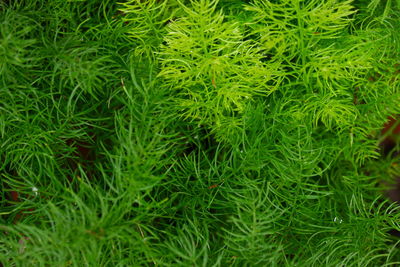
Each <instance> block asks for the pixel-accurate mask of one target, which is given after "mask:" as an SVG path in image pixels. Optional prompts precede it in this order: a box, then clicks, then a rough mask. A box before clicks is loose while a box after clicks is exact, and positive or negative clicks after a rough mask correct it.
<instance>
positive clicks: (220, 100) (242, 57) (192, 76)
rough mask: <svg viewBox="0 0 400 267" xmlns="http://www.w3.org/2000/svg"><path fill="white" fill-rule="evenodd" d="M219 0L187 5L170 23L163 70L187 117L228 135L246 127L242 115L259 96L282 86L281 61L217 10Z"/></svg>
mask: <svg viewBox="0 0 400 267" xmlns="http://www.w3.org/2000/svg"><path fill="white" fill-rule="evenodd" d="M217 4H218V1H199V2H193V3H192V5H193V6H192V7H186V6H183V7H182V8H183V10H184V12H185V15H184V16H183V17H179V18H177V19H176V21H173V22H171V23H169V25H168V27H167V31H168V33H167V35H166V37H165V38H164V42H165V45H163V46H162V47H161V49H160V64H161V71H160V73H159V75H160V76H161V77H162V78H164V79H165V80H166V84H167V85H168V86H170V87H171V91H172V92H173V93H174V94H175V95H177V99H176V100H175V101H176V104H177V105H179V106H181V108H182V110H183V112H182V116H183V117H184V118H186V119H190V120H195V121H196V122H197V123H198V124H204V125H206V126H207V127H210V128H211V129H212V131H213V132H215V133H216V135H217V137H218V138H219V139H220V140H222V139H227V138H229V136H231V135H232V134H234V133H235V132H236V131H237V129H235V128H238V127H242V125H241V113H243V110H244V109H245V106H246V105H247V103H248V102H250V101H251V100H252V99H253V98H254V97H255V96H256V95H265V96H266V95H268V94H270V93H271V92H273V91H274V90H276V89H277V85H278V81H279V79H278V78H277V77H278V74H279V64H278V63H269V64H264V63H263V62H262V57H263V56H262V52H263V51H262V50H261V49H259V48H257V46H256V44H255V43H254V42H252V41H251V40H248V41H246V40H244V39H245V33H244V32H243V31H242V29H241V27H240V25H239V24H238V23H237V22H235V21H229V20H226V19H225V18H224V15H223V14H222V11H216V5H217Z"/></svg>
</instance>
